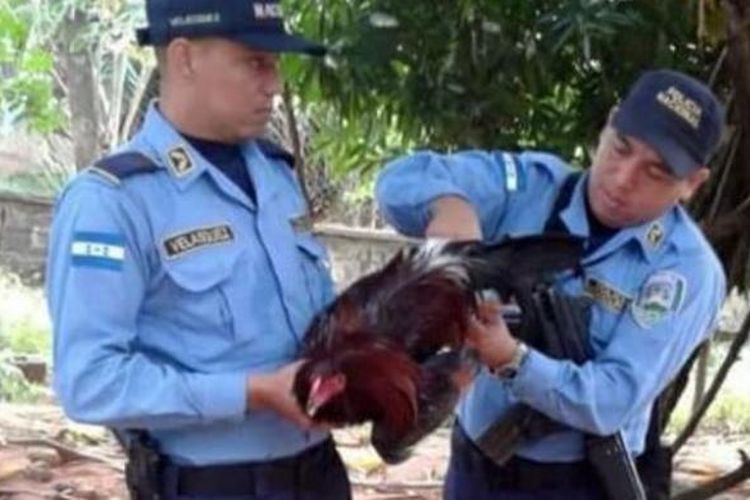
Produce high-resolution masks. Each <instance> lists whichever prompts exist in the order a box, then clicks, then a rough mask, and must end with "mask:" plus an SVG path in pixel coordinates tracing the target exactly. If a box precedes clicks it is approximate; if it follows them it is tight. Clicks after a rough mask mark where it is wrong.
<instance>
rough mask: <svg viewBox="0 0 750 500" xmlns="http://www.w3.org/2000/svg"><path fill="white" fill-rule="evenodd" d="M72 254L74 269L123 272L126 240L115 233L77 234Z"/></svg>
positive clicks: (71, 249)
mask: <svg viewBox="0 0 750 500" xmlns="http://www.w3.org/2000/svg"><path fill="white" fill-rule="evenodd" d="M70 254H71V257H72V264H73V267H95V268H98V269H108V270H110V271H121V270H122V264H123V262H124V261H125V238H124V237H123V236H122V235H120V234H114V233H97V232H76V233H75V234H74V235H73V242H72V243H71V245H70Z"/></svg>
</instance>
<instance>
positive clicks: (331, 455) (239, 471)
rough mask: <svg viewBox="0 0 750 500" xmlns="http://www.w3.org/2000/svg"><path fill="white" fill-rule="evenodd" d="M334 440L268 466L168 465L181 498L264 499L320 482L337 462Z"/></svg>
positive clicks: (274, 461) (261, 463) (264, 464)
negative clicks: (238, 496)
mask: <svg viewBox="0 0 750 500" xmlns="http://www.w3.org/2000/svg"><path fill="white" fill-rule="evenodd" d="M335 457H337V455H336V448H335V445H334V444H333V440H332V439H330V438H329V439H327V440H326V441H324V442H323V443H321V444H319V445H316V446H313V447H312V448H309V449H307V450H305V451H303V452H302V453H299V454H297V455H294V456H292V457H286V458H281V459H276V460H270V461H267V462H245V463H240V464H227V465H208V466H202V467H193V466H187V467H186V466H177V465H167V467H175V468H176V476H177V477H176V479H177V493H178V494H180V495H263V494H265V493H267V492H273V491H279V490H285V489H293V488H295V485H297V487H299V488H301V489H306V488H305V485H306V484H311V485H313V484H315V482H316V480H318V481H319V478H320V474H321V472H323V471H325V470H326V469H327V467H328V466H330V463H331V460H334V459H336V460H338V459H337V458H335Z"/></svg>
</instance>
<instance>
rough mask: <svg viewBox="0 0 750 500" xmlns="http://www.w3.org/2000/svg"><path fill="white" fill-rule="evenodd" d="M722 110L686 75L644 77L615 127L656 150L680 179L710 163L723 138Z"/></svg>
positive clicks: (622, 107) (657, 73)
mask: <svg viewBox="0 0 750 500" xmlns="http://www.w3.org/2000/svg"><path fill="white" fill-rule="evenodd" d="M723 123H724V110H723V107H722V106H721V104H720V103H719V101H718V99H717V98H716V96H715V95H714V94H713V92H711V89H709V88H708V87H707V86H706V85H704V84H703V83H702V82H700V81H698V80H696V79H694V78H692V77H689V76H687V75H685V74H683V73H678V72H676V71H670V70H657V71H649V72H646V73H644V74H643V75H642V76H641V77H640V78H639V79H638V81H637V82H636V83H635V85H633V87H632V88H631V90H630V93H629V94H628V95H627V97H626V98H625V99H624V100H623V101H622V103H621V104H620V106H619V108H618V109H617V112H616V113H615V116H614V117H613V119H612V125H613V126H614V127H615V128H616V129H617V130H619V131H620V132H621V133H623V134H625V135H630V136H633V137H635V138H637V139H640V140H642V141H643V142H645V143H646V144H648V145H650V146H651V147H653V148H654V149H655V150H656V151H657V152H658V153H659V154H660V155H661V157H662V159H663V160H664V162H665V163H666V164H667V165H668V166H669V168H670V169H671V170H672V172H673V173H674V174H675V175H676V176H677V177H680V178H682V177H686V176H687V175H689V174H690V173H691V172H693V171H695V170H696V169H697V168H699V167H701V166H706V165H708V161H709V159H710V158H711V155H712V154H713V153H714V151H715V150H716V147H717V146H718V144H719V140H720V139H721V131H722V127H723Z"/></svg>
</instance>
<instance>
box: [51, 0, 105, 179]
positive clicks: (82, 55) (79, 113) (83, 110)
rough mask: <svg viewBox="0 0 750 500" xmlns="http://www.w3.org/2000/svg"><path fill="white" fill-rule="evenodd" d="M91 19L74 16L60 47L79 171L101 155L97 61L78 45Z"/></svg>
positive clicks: (66, 23)
mask: <svg viewBox="0 0 750 500" xmlns="http://www.w3.org/2000/svg"><path fill="white" fill-rule="evenodd" d="M87 23H88V18H87V15H86V13H85V12H83V11H82V10H78V9H76V10H75V11H73V12H71V13H70V14H69V15H68V17H67V18H66V20H65V21H64V23H63V27H62V29H61V37H60V46H59V47H58V49H59V52H60V56H61V61H62V72H63V75H64V76H63V77H64V79H65V82H66V84H67V88H68V103H69V106H70V125H71V132H72V136H73V144H74V151H75V163H76V169H77V170H81V169H83V168H85V167H86V166H88V165H89V164H90V163H91V162H92V161H93V160H94V159H95V158H96V157H97V156H98V155H99V116H98V112H97V106H96V103H97V100H96V81H95V75H94V61H93V58H92V55H91V52H90V51H89V50H88V49H87V48H86V47H85V45H84V44H82V43H80V42H77V39H78V38H79V36H80V34H81V32H82V31H83V30H84V29H85V27H86V24H87Z"/></svg>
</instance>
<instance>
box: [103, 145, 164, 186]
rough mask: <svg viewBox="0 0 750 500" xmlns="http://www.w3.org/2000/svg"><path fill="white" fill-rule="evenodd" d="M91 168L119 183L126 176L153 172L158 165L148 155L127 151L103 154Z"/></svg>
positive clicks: (157, 168)
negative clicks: (109, 154)
mask: <svg viewBox="0 0 750 500" xmlns="http://www.w3.org/2000/svg"><path fill="white" fill-rule="evenodd" d="M91 170H92V171H93V172H96V173H98V174H100V175H103V176H104V177H106V178H107V179H109V180H111V181H113V182H115V183H116V184H119V182H120V181H121V180H122V179H125V178H127V177H131V176H133V175H136V174H145V173H149V172H155V171H157V170H159V166H158V165H157V164H156V163H154V160H152V159H151V158H149V157H148V156H146V155H144V154H141V153H136V152H133V151H129V152H125V153H118V154H114V155H111V156H105V157H104V158H102V159H101V160H98V161H97V162H96V163H94V165H93V166H92V167H91Z"/></svg>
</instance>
